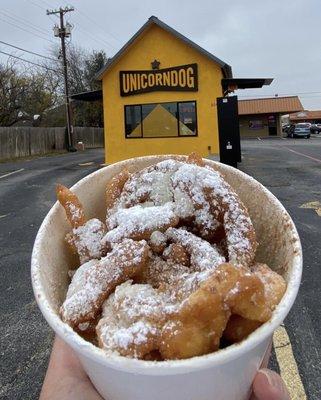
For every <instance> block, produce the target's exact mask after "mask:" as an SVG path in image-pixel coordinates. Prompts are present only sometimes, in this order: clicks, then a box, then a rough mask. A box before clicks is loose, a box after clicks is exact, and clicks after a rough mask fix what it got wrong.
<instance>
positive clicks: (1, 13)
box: [0, 0, 321, 110]
mask: <svg viewBox="0 0 321 400" xmlns="http://www.w3.org/2000/svg"><path fill="white" fill-rule="evenodd" d="M67 4H71V5H73V6H74V7H75V11H74V12H71V13H69V14H68V15H67V20H69V21H70V22H71V23H72V24H73V25H74V29H73V35H72V41H73V42H74V43H76V44H78V45H81V46H84V47H86V48H87V49H96V50H100V49H104V50H105V52H106V53H107V55H108V56H112V55H113V54H114V53H115V52H116V51H117V50H118V49H119V48H120V47H121V46H122V45H123V44H124V43H125V42H126V41H127V40H128V39H129V38H130V37H131V36H132V35H133V34H134V33H135V32H136V31H137V30H138V29H139V28H140V27H141V25H143V24H144V23H145V22H146V20H147V19H148V18H149V17H150V16H151V15H156V16H157V17H158V18H160V19H161V20H163V21H164V22H166V23H167V24H169V25H170V26H172V27H173V28H175V29H176V30H178V31H179V32H181V33H182V34H184V35H185V36H187V37H188V38H190V39H192V40H193V41H195V42H196V43H198V44H199V45H201V46H202V47H204V48H205V49H206V50H208V51H210V52H211V53H213V54H214V55H216V56H217V57H219V58H221V59H222V60H224V61H225V62H226V63H228V64H230V65H231V66H232V68H233V75H234V77H250V78H252V77H272V78H274V81H273V83H272V84H271V86H269V87H266V88H264V89H252V90H242V91H238V95H239V97H240V98H250V97H259V96H262V95H271V96H273V95H275V94H276V93H277V94H279V95H291V94H293V95H295V94H298V95H299V96H300V99H301V101H302V104H303V106H304V107H305V108H306V109H311V110H313V109H321V0H269V1H264V0H159V1H152V0H136V1H133V0H112V1H110V0H75V1H73V2H71V3H65V2H64V1H58V0H1V8H0V40H2V41H5V42H8V43H10V44H14V45H16V46H19V47H22V48H25V49H28V50H32V51H35V52H38V53H41V54H44V55H48V54H49V51H50V46H51V45H52V43H54V42H58V39H57V38H54V36H53V32H52V26H53V24H54V22H55V21H57V22H58V19H57V17H55V16H51V17H48V16H46V9H47V8H50V7H51V8H55V7H59V6H65V5H67ZM19 27H20V28H21V29H19ZM27 31H28V32H27ZM37 35H38V36H37ZM50 41H51V42H50ZM0 50H1V51H5V52H8V53H12V52H13V54H15V55H19V56H21V57H25V58H28V59H29V60H34V57H33V56H31V55H30V54H29V55H27V54H23V53H22V52H21V51H17V50H14V49H12V48H10V47H7V46H5V45H3V44H1V43H0ZM0 56H1V57H0V60H2V61H3V60H5V58H6V56H4V55H3V54H1V55H0Z"/></svg>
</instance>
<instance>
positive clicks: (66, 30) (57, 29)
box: [47, 7, 76, 151]
mask: <svg viewBox="0 0 321 400" xmlns="http://www.w3.org/2000/svg"><path fill="white" fill-rule="evenodd" d="M70 11H74V8H73V7H65V8H62V7H60V8H59V10H47V15H52V14H59V16H60V26H58V25H55V26H54V28H53V30H54V35H55V36H56V37H60V40H61V54H62V62H63V72H64V81H65V104H66V117H67V138H68V139H67V142H68V143H67V147H68V151H76V149H75V148H74V146H73V137H72V136H73V135H72V129H71V110H70V99H69V87H68V64H67V57H66V44H65V38H66V37H69V36H70V35H71V28H72V27H71V25H70V24H69V23H68V22H67V24H66V25H65V24H64V15H65V14H66V13H67V12H70Z"/></svg>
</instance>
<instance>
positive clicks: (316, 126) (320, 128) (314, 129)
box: [310, 124, 321, 133]
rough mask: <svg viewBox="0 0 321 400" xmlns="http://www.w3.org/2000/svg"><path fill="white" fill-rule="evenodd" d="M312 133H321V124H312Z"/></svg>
mask: <svg viewBox="0 0 321 400" xmlns="http://www.w3.org/2000/svg"><path fill="white" fill-rule="evenodd" d="M310 132H311V133H320V132H321V124H312V125H311V126H310Z"/></svg>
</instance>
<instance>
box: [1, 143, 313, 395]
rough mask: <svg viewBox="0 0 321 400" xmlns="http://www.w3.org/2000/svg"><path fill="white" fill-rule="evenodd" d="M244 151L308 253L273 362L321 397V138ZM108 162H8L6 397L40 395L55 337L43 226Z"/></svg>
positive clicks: (71, 158)
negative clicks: (41, 298) (41, 273)
mask: <svg viewBox="0 0 321 400" xmlns="http://www.w3.org/2000/svg"><path fill="white" fill-rule="evenodd" d="M242 151H243V161H242V163H241V164H240V169H241V170H243V171H245V172H246V173H248V174H250V175H252V176H254V177H255V178H256V179H257V180H259V181H260V182H261V183H263V184H264V185H265V186H267V187H268V189H269V190H271V191H272V192H273V193H274V194H275V195H276V196H277V197H278V198H279V199H280V201H281V202H282V203H283V204H284V206H285V207H286V208H287V210H288V211H289V213H290V214H291V216H292V218H293V219H294V222H295V223H296V225H297V228H298V231H299V234H300V237H301V240H302V245H303V250H304V272H303V280H302V286H301V290H300V293H299V296H298V299H297V301H296V303H295V305H294V307H293V309H292V311H291V313H290V315H289V316H288V317H287V319H286V321H285V324H284V325H285V330H284V331H285V332H286V336H284V332H283V331H282V332H280V335H281V336H280V337H279V339H275V342H274V345H275V347H276V348H275V350H274V351H273V357H272V361H271V366H272V367H273V368H274V369H276V370H277V371H279V372H281V373H282V374H286V373H288V374H290V375H288V376H290V378H289V379H290V381H291V382H292V386H293V387H292V392H293V393H297V394H296V395H293V399H299V400H304V399H310V400H319V399H320V398H321V382H320V376H321V365H320V348H321V346H320V344H321V343H320V342H321V339H320V334H319V332H320V319H321V315H320V314H321V311H320V309H321V308H320V298H321V295H320V281H321V270H320V259H321V246H320V244H319V243H320V232H321V138H318V137H313V138H311V139H310V140H303V139H297V140H295V139H284V140H280V139H267V140H245V141H242ZM101 162H103V150H101V149H97V150H87V151H86V152H83V153H73V154H63V155H58V156H52V157H43V158H38V159H33V160H30V161H19V162H15V163H4V164H0V240H1V243H2V246H1V248H0V271H1V277H2V279H1V281H0V285H1V286H0V296H1V301H0V318H1V325H0V335H1V344H0V354H1V360H2V362H1V364H0V381H1V387H0V398H1V399H10V400H11V399H12V400H13V399H24V400H29V399H30V400H31V399H36V398H37V397H38V395H39V391H40V387H41V384H42V380H43V377H44V373H45V369H46V366H47V361H48V356H49V354H50V345H51V341H52V337H53V335H52V332H51V330H50V329H49V327H48V326H47V324H46V322H45V321H44V319H43V318H42V317H41V315H40V312H39V311H38V309H37V306H36V303H35V301H34V299H33V293H32V289H31V284H30V277H29V276H30V267H29V265H30V255H31V250H32V244H33V241H34V238H35V235H36V233H37V229H38V227H39V225H40V223H41V221H42V219H43V218H44V216H45V215H46V213H47V212H48V210H49V208H50V207H51V205H52V204H53V202H54V201H55V193H54V185H55V183H56V182H60V183H63V184H65V185H67V186H71V185H72V184H73V183H75V182H76V181H78V180H79V179H81V178H82V177H83V176H85V175H87V174H89V173H91V172H93V171H94V170H96V169H98V168H99V167H100V163H101ZM282 335H283V336H282ZM284 338H285V339H284ZM282 340H283V341H284V340H285V341H286V342H285V343H283V344H282ZM287 341H288V342H289V343H287ZM279 347H280V348H281V347H282V348H284V349H285V350H286V351H285V352H282V354H281V352H280V351H279V349H278V348H279ZM289 350H290V351H289ZM293 368H294V372H293V371H292V372H291V369H293ZM297 372H298V373H297ZM284 376H285V375H284ZM294 377H295V378H294ZM295 379H296V380H297V381H295V382H294V380H295ZM300 385H301V386H300Z"/></svg>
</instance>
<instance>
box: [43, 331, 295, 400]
mask: <svg viewBox="0 0 321 400" xmlns="http://www.w3.org/2000/svg"><path fill="white" fill-rule="evenodd" d="M268 357H269V351H268V352H267V357H265V360H264V361H263V364H262V367H265V366H266V365H267V360H268ZM39 400H103V399H102V397H101V396H100V395H99V394H98V393H97V391H96V389H95V388H94V387H93V385H92V383H91V382H90V379H89V378H88V376H87V375H86V373H85V371H84V370H83V368H82V366H81V364H80V361H79V360H78V358H77V356H76V355H75V353H74V352H73V350H72V349H71V348H70V347H69V346H68V345H67V344H66V343H65V342H64V341H62V340H61V339H60V338H59V337H58V336H56V338H55V341H54V345H53V349H52V352H51V356H50V361H49V366H48V370H47V374H46V377H45V381H44V384H43V387H42V390H41V394H40V398H39ZM251 400H291V399H290V396H289V394H288V391H287V389H286V387H285V384H284V383H283V381H282V379H281V377H280V376H279V375H278V374H277V373H276V372H273V371H270V370H268V369H266V368H262V369H260V370H259V371H258V373H257V374H256V376H255V379H254V381H253V395H252V397H251Z"/></svg>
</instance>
